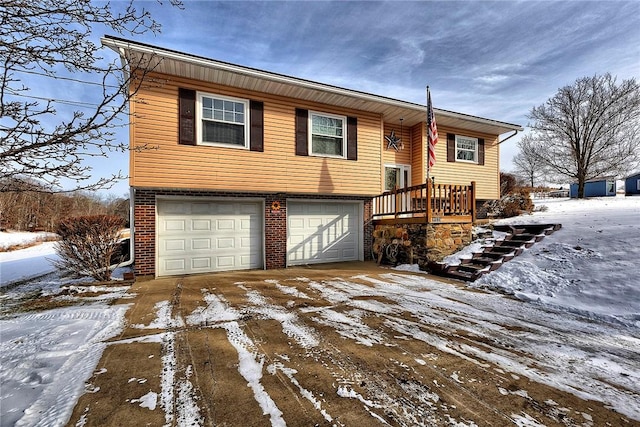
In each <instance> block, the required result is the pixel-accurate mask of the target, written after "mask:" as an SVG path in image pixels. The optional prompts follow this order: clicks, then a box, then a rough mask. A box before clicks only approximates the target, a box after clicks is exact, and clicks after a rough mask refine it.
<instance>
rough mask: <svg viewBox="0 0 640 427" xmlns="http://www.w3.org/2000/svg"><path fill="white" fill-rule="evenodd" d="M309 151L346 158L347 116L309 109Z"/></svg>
mask: <svg viewBox="0 0 640 427" xmlns="http://www.w3.org/2000/svg"><path fill="white" fill-rule="evenodd" d="M309 129H310V132H309V153H310V154H311V155H313V156H327V157H339V158H346V152H347V138H346V133H347V132H346V129H347V118H346V117H344V116H336V115H332V114H324V113H317V112H313V111H309Z"/></svg>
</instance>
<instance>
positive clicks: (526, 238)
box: [430, 224, 562, 282]
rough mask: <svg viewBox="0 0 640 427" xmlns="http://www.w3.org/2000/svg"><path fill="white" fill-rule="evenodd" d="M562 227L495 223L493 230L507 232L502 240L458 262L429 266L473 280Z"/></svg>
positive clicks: (461, 278)
mask: <svg viewBox="0 0 640 427" xmlns="http://www.w3.org/2000/svg"><path fill="white" fill-rule="evenodd" d="M560 228H562V225H561V224H518V225H495V226H494V230H498V231H503V232H506V233H508V234H507V236H506V237H505V238H504V239H503V240H497V241H494V242H493V243H492V244H489V245H485V246H483V247H482V252H476V253H474V254H473V255H472V256H471V258H466V259H462V260H461V261H460V264H458V265H452V266H448V265H444V264H441V263H433V264H437V266H435V267H437V268H430V270H431V272H432V274H435V275H440V276H446V277H450V278H452V279H458V280H464V281H467V282H472V281H475V280H476V279H478V278H479V277H481V276H482V275H483V274H486V273H488V272H490V271H494V270H497V269H498V268H500V266H501V265H502V264H504V263H505V262H507V261H509V260H511V259H513V258H514V257H516V256H518V255H520V254H521V253H522V252H523V251H524V250H525V248H530V247H531V246H533V245H534V244H535V243H536V242H539V241H541V240H542V239H544V237H545V236H547V235H549V234H552V233H553V232H555V231H558V230H559V229H560ZM430 266H431V263H430Z"/></svg>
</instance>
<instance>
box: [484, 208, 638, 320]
mask: <svg viewBox="0 0 640 427" xmlns="http://www.w3.org/2000/svg"><path fill="white" fill-rule="evenodd" d="M534 202H535V205H536V208H538V207H540V206H546V209H547V210H546V211H544V212H534V213H533V214H532V215H524V216H520V217H516V218H509V219H505V220H502V221H500V223H502V224H521V223H538V224H543V223H560V224H562V229H560V230H558V231H556V232H555V233H554V234H552V235H550V236H547V237H546V238H545V239H544V240H543V241H542V242H540V243H536V244H535V245H533V246H532V247H531V248H530V249H528V250H526V251H524V253H523V254H522V255H520V256H518V257H516V258H514V259H513V260H512V261H509V262H507V263H506V264H505V265H503V266H502V267H500V268H499V269H498V270H496V271H494V272H492V273H490V274H487V275H485V276H483V277H481V278H480V279H479V280H477V281H476V282H475V283H473V286H476V287H482V288H488V289H494V290H498V291H501V292H506V293H509V294H512V295H514V296H515V297H517V298H520V299H523V300H531V301H534V302H536V303H541V304H550V305H557V306H560V307H563V308H565V309H567V310H570V311H572V312H578V313H582V314H586V315H588V316H592V317H598V318H608V319H609V320H614V321H619V322H621V323H623V324H625V325H629V326H635V327H640V263H639V262H638V260H639V259H640V197H625V196H617V197H601V198H593V199H586V200H576V199H537V200H534Z"/></svg>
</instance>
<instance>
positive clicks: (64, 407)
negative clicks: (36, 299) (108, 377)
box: [0, 304, 128, 426]
mask: <svg viewBox="0 0 640 427" xmlns="http://www.w3.org/2000/svg"><path fill="white" fill-rule="evenodd" d="M127 308H128V306H126V305H117V306H107V305H106V304H95V305H90V306H85V305H83V306H72V307H66V308H58V309H54V310H46V311H42V312H36V313H27V314H22V315H18V316H15V317H10V318H4V319H0V328H1V329H2V335H1V336H0V365H2V371H1V372H0V383H1V384H2V393H1V396H0V402H1V403H0V407H1V408H2V413H1V415H0V420H1V421H0V424H1V425H2V426H12V425H21V426H59V425H64V424H65V423H66V422H67V420H68V419H69V417H70V416H71V411H72V410H73V407H74V406H75V402H76V401H77V400H78V398H79V397H80V395H82V394H83V393H85V392H90V391H91V390H85V382H86V381H87V380H88V379H89V378H90V377H91V375H92V374H93V371H94V369H95V367H96V365H97V363H98V361H99V360H100V357H101V356H102V352H103V350H104V348H105V346H106V344H105V340H107V339H109V338H111V337H113V336H115V335H116V334H118V333H119V331H120V330H121V328H122V327H123V320H124V313H125V312H126V310H127Z"/></svg>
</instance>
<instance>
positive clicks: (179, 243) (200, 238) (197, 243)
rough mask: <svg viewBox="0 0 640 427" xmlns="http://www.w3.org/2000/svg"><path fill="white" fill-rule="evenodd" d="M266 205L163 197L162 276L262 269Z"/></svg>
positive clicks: (160, 204)
mask: <svg viewBox="0 0 640 427" xmlns="http://www.w3.org/2000/svg"><path fill="white" fill-rule="evenodd" d="M262 224H263V221H262V203H261V202H255V201H191V200H158V262H157V263H158V269H157V275H158V276H171V275H181V274H191V273H206V272H212V271H224V270H243V269H249V268H262V265H263V256H262V247H263V245H262V234H263V225H262Z"/></svg>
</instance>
